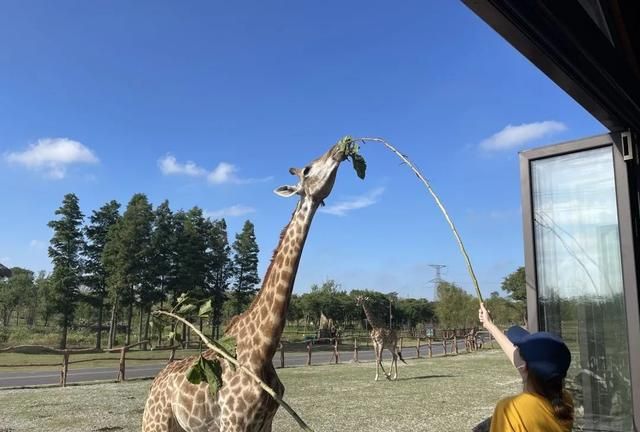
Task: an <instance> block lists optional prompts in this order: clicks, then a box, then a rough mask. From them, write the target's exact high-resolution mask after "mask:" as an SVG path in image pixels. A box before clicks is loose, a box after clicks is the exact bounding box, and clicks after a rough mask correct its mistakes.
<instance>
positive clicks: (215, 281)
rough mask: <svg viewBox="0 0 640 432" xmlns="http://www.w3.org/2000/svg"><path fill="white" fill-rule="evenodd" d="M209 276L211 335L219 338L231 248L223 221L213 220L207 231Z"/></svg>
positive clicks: (208, 293)
mask: <svg viewBox="0 0 640 432" xmlns="http://www.w3.org/2000/svg"><path fill="white" fill-rule="evenodd" d="M208 243H209V248H208V250H209V254H210V259H209V275H208V283H207V287H208V289H207V296H208V297H209V298H210V299H211V302H212V304H213V310H212V314H211V334H212V335H213V337H214V338H216V339H217V338H218V337H220V324H221V323H222V306H223V303H224V299H225V292H226V291H227V289H228V288H229V279H230V278H231V271H232V268H231V256H230V255H231V248H230V247H229V238H228V237H227V223H226V222H225V220H224V219H220V220H214V221H212V222H211V224H210V229H209V238H208Z"/></svg>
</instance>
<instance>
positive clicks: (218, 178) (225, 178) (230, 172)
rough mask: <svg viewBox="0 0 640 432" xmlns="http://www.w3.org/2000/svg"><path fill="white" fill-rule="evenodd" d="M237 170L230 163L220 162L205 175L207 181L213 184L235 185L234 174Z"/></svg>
mask: <svg viewBox="0 0 640 432" xmlns="http://www.w3.org/2000/svg"><path fill="white" fill-rule="evenodd" d="M237 170H238V169H237V168H236V167H235V166H233V165H231V164H230V163H226V162H220V163H219V164H218V166H217V167H215V169H214V170H213V171H211V172H210V173H209V175H207V180H209V183H213V184H223V183H235V180H236V179H237V178H236V176H235V174H234V173H235V172H236V171H237Z"/></svg>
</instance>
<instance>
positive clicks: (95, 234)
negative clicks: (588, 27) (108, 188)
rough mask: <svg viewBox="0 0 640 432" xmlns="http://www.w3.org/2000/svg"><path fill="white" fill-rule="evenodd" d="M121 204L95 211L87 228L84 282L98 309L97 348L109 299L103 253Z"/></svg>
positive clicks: (106, 206)
mask: <svg viewBox="0 0 640 432" xmlns="http://www.w3.org/2000/svg"><path fill="white" fill-rule="evenodd" d="M119 209H120V204H119V203H118V202H117V201H110V202H108V203H107V204H105V205H103V206H102V207H101V208H100V209H99V210H94V211H93V214H92V215H91V218H90V223H91V224H90V225H88V226H87V227H85V234H86V237H87V243H86V246H85V251H84V253H85V257H86V264H85V277H84V282H85V283H86V284H87V286H88V287H89V288H90V289H91V294H92V297H93V303H94V304H95V305H96V307H97V308H98V329H97V331H96V348H98V349H100V348H101V344H102V315H103V309H104V300H105V297H107V272H106V269H105V266H104V263H103V261H102V253H103V252H104V248H105V245H106V243H107V235H108V233H109V229H110V228H111V227H112V226H113V225H114V224H115V223H116V222H118V220H120V213H119V212H118V210H119Z"/></svg>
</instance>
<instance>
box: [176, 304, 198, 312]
mask: <svg viewBox="0 0 640 432" xmlns="http://www.w3.org/2000/svg"><path fill="white" fill-rule="evenodd" d="M196 308H197V306H196V305H194V304H193V303H187V304H183V305H182V306H181V307H180V309H178V313H179V314H188V313H189V312H191V311H194V310H196Z"/></svg>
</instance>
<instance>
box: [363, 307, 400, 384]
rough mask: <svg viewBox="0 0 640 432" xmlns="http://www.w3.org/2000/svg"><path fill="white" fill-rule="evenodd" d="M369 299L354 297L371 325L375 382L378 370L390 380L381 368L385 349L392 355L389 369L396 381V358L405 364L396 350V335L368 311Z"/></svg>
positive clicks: (389, 376) (382, 367) (388, 375)
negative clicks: (374, 358) (374, 356)
mask: <svg viewBox="0 0 640 432" xmlns="http://www.w3.org/2000/svg"><path fill="white" fill-rule="evenodd" d="M369 300H370V299H369V297H362V296H358V297H356V303H357V304H358V305H361V306H362V309H364V314H365V315H366V316H367V321H369V324H370V325H371V332H370V333H369V334H370V335H371V341H372V342H373V349H374V351H375V354H376V377H375V381H378V377H379V369H382V373H383V374H384V375H385V377H386V378H387V379H392V378H391V372H389V373H387V372H386V371H385V370H384V366H382V352H383V351H384V349H385V348H387V349H388V350H389V351H390V352H391V355H392V359H391V369H392V370H393V379H394V380H395V379H398V358H400V360H401V361H402V363H404V364H407V362H406V361H404V359H403V358H402V353H401V352H400V350H399V349H398V334H397V333H396V331H395V330H394V329H392V328H387V326H386V324H385V323H384V322H382V321H381V320H379V319H378V317H377V316H376V315H375V314H374V313H373V312H372V311H371V309H369V307H368V306H367V303H368V302H369ZM394 367H395V368H394Z"/></svg>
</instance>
